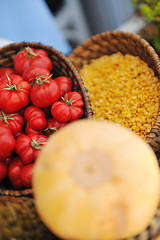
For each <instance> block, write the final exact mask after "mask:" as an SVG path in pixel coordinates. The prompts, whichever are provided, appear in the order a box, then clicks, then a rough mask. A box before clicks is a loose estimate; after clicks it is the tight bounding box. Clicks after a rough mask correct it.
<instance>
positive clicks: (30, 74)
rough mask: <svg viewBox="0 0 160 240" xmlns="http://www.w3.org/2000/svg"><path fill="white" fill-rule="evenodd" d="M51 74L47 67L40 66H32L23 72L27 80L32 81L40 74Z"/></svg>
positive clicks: (47, 75) (46, 75)
mask: <svg viewBox="0 0 160 240" xmlns="http://www.w3.org/2000/svg"><path fill="white" fill-rule="evenodd" d="M50 75H51V73H50V71H49V70H48V69H46V68H43V67H39V66H30V67H28V68H27V69H26V70H25V71H24V72H23V74H22V77H23V78H24V80H25V81H29V82H30V83H32V82H33V80H32V79H35V78H36V77H38V76H44V77H49V76H50Z"/></svg>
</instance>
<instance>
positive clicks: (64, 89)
mask: <svg viewBox="0 0 160 240" xmlns="http://www.w3.org/2000/svg"><path fill="white" fill-rule="evenodd" d="M54 80H55V81H56V83H57V84H58V86H59V88H60V96H61V97H63V96H64V95H65V94H66V93H68V92H70V91H71V90H72V86H73V85H72V81H71V79H70V78H68V77H65V76H61V77H57V78H54Z"/></svg>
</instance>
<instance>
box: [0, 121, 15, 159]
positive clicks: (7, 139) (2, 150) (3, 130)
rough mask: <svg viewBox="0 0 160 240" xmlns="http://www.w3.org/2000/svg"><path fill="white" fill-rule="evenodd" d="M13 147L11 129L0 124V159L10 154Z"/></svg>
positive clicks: (13, 141) (13, 140)
mask: <svg viewBox="0 0 160 240" xmlns="http://www.w3.org/2000/svg"><path fill="white" fill-rule="evenodd" d="M14 147H15V139H14V137H13V135H12V132H11V130H10V129H9V128H8V127H6V126H4V125H2V124H0V161H2V160H5V159H7V158H8V157H10V156H11V154H12V152H13V150H14Z"/></svg>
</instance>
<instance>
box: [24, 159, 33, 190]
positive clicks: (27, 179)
mask: <svg viewBox="0 0 160 240" xmlns="http://www.w3.org/2000/svg"><path fill="white" fill-rule="evenodd" d="M33 167H34V163H30V164H28V165H25V166H24V167H22V170H21V180H22V185H23V186H24V187H26V188H29V187H31V186H32V175H33Z"/></svg>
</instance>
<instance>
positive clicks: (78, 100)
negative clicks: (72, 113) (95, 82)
mask: <svg viewBox="0 0 160 240" xmlns="http://www.w3.org/2000/svg"><path fill="white" fill-rule="evenodd" d="M63 98H64V100H65V101H66V103H68V104H69V105H72V106H73V107H83V105H84V102H83V100H82V95H81V94H80V93H79V92H68V93H66V94H65V95H64V96H63Z"/></svg>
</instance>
